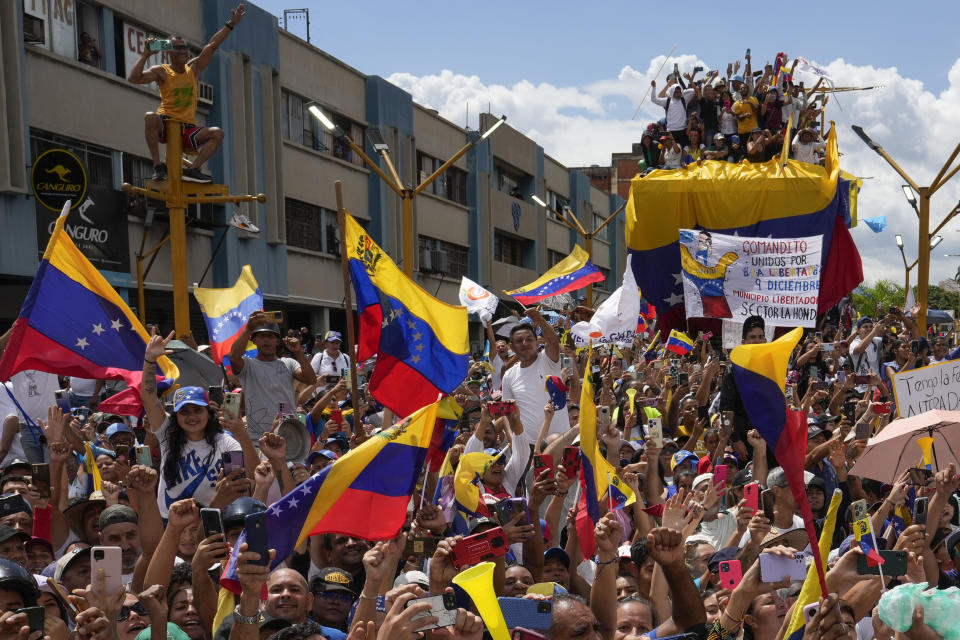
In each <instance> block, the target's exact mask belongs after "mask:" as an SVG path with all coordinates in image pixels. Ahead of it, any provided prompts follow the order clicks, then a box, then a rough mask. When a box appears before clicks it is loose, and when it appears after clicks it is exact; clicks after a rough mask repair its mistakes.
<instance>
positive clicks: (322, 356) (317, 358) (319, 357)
mask: <svg viewBox="0 0 960 640" xmlns="http://www.w3.org/2000/svg"><path fill="white" fill-rule="evenodd" d="M310 366H311V367H313V371H314V373H316V374H317V377H321V376H339V375H340V370H341V369H347V368H349V367H350V359H349V358H347V355H346V354H345V353H342V352H341V353H339V354H337V357H336V359H334V358H332V357H330V354H329V353H327V350H326V349H324V350H322V351H320V352H318V353H315V354H313V358H312V359H311V360H310Z"/></svg>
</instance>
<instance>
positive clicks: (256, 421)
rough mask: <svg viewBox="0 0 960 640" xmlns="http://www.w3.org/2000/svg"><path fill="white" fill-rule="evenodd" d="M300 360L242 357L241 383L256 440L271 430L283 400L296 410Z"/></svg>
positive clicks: (252, 434)
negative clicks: (294, 392)
mask: <svg viewBox="0 0 960 640" xmlns="http://www.w3.org/2000/svg"><path fill="white" fill-rule="evenodd" d="M299 368H300V363H299V362H297V361H296V360H294V359H293V358H277V359H276V360H271V361H270V362H264V361H262V360H257V359H256V358H247V357H244V358H243V370H242V371H241V372H240V376H239V378H240V386H242V387H243V397H244V402H245V406H246V410H247V430H248V431H249V432H250V437H251V438H253V441H254V442H256V441H257V440H258V439H259V438H260V436H262V435H263V434H264V433H266V432H267V431H269V430H270V425H271V424H272V423H273V419H274V418H275V417H277V409H278V408H279V405H280V403H281V402H286V403H287V406H289V407H290V411H291V412H293V411H294V410H296V407H297V404H296V402H297V401H296V398H295V397H294V395H293V376H294V374H295V373H296V372H297V369H299Z"/></svg>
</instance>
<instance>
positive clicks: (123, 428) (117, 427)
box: [107, 422, 133, 440]
mask: <svg viewBox="0 0 960 640" xmlns="http://www.w3.org/2000/svg"><path fill="white" fill-rule="evenodd" d="M118 433H133V431H132V430H131V429H130V427H128V426H127V425H125V424H124V423H122V422H114V423H113V424H111V425H110V426H109V427H107V440H109V439H110V438H112V437H113V436H115V435H116V434H118Z"/></svg>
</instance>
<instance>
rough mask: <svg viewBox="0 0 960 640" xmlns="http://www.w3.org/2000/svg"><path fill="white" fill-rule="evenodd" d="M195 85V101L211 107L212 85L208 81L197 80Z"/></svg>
mask: <svg viewBox="0 0 960 640" xmlns="http://www.w3.org/2000/svg"><path fill="white" fill-rule="evenodd" d="M197 85H198V86H197V103H198V104H202V105H204V106H205V107H212V106H213V85H212V84H210V83H209V82H198V83H197Z"/></svg>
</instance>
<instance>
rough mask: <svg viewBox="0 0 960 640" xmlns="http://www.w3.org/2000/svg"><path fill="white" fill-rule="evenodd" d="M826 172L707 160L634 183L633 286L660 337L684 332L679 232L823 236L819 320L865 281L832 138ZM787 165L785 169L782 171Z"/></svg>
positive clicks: (792, 163)
mask: <svg viewBox="0 0 960 640" xmlns="http://www.w3.org/2000/svg"><path fill="white" fill-rule="evenodd" d="M825 163H826V164H825V166H822V167H821V166H819V165H812V164H808V163H805V162H800V161H798V160H787V161H786V162H785V163H783V162H781V160H780V158H779V157H774V158H771V159H770V160H769V161H767V162H763V163H752V162H744V163H740V164H730V163H729V162H721V161H717V160H708V161H706V162H704V163H702V164H696V163H695V164H692V165H690V166H689V167H687V168H685V169H677V170H673V171H654V172H653V173H650V174H648V175H646V176H644V177H642V178H641V177H639V176H638V177H636V178H634V179H633V181H632V182H631V184H630V198H629V200H628V202H627V209H626V214H627V225H626V236H627V249H628V251H629V252H630V255H631V265H632V266H633V271H634V274H635V276H636V279H637V284H638V285H640V288H641V289H642V290H643V295H644V297H645V298H646V299H647V300H649V301H650V302H651V303H653V304H654V305H656V307H657V318H658V319H659V322H660V324H659V326H660V328H662V329H663V330H664V333H666V332H668V331H669V330H670V329H673V328H676V327H682V326H684V296H683V279H682V278H681V277H680V274H681V273H682V265H681V258H680V255H681V254H680V245H679V243H678V242H677V240H678V239H679V237H680V229H705V230H707V231H713V232H717V233H724V234H729V235H741V236H748V237H754V238H757V237H762V238H766V237H771V238H802V237H808V236H823V245H822V251H821V264H820V271H821V278H820V291H819V295H818V302H817V304H818V312H821V313H822V312H824V311H825V310H826V309H828V308H830V307H831V306H833V305H835V304H836V303H837V302H839V301H840V300H841V299H842V298H843V296H845V295H847V294H848V293H849V292H850V291H851V290H853V289H854V288H855V287H856V286H857V285H858V284H859V283H860V282H862V281H863V267H862V264H861V262H860V254H859V253H858V251H857V247H856V244H855V243H854V242H853V238H852V237H851V235H850V231H849V229H848V227H849V226H850V224H851V220H850V208H849V207H850V199H849V196H850V188H849V183H848V181H846V180H845V179H843V178H841V177H840V161H839V154H838V151H837V135H836V131H835V130H833V129H831V131H830V134H829V135H828V136H827V149H826V161H825ZM784 165H785V166H784Z"/></svg>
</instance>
